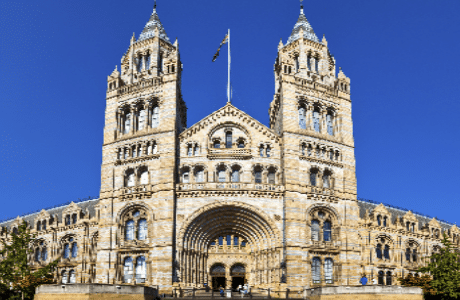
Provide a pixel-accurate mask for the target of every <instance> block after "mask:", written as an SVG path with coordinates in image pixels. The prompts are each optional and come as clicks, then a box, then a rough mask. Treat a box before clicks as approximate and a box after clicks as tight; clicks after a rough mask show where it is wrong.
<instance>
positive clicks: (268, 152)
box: [265, 146, 271, 157]
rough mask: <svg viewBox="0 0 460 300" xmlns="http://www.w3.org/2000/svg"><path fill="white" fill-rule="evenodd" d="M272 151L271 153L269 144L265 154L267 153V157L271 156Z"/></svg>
mask: <svg viewBox="0 0 460 300" xmlns="http://www.w3.org/2000/svg"><path fill="white" fill-rule="evenodd" d="M270 153H271V149H270V146H267V149H266V150H265V154H266V155H267V157H270Z"/></svg>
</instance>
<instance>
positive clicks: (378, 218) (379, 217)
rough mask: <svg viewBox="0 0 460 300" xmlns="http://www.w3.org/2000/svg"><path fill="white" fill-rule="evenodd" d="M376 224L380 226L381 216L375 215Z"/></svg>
mask: <svg viewBox="0 0 460 300" xmlns="http://www.w3.org/2000/svg"><path fill="white" fill-rule="evenodd" d="M377 225H378V226H382V216H377Z"/></svg>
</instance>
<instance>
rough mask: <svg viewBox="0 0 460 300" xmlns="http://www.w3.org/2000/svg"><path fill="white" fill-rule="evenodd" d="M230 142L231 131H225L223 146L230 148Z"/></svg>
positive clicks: (231, 139) (231, 140) (231, 141)
mask: <svg viewBox="0 0 460 300" xmlns="http://www.w3.org/2000/svg"><path fill="white" fill-rule="evenodd" d="M232 143H233V138H232V132H231V131H227V133H225V147H226V148H232Z"/></svg>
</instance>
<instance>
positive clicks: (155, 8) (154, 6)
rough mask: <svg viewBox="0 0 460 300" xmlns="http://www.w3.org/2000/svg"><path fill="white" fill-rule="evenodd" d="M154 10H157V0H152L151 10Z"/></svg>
mask: <svg viewBox="0 0 460 300" xmlns="http://www.w3.org/2000/svg"><path fill="white" fill-rule="evenodd" d="M156 10H157V0H154V4H153V11H156Z"/></svg>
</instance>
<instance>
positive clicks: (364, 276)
mask: <svg viewBox="0 0 460 300" xmlns="http://www.w3.org/2000/svg"><path fill="white" fill-rule="evenodd" d="M359 283H361V284H362V285H366V284H367V277H366V274H364V275H363V277H362V278H361V280H360V281H359Z"/></svg>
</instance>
